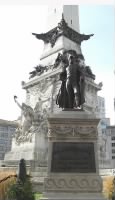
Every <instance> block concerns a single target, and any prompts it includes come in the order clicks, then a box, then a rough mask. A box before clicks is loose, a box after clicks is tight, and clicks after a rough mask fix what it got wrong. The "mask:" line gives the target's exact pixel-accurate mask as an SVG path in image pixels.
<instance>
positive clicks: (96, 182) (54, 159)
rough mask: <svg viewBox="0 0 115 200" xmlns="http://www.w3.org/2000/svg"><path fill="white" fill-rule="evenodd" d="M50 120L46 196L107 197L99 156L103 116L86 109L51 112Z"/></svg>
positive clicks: (55, 197) (50, 197) (53, 197)
mask: <svg viewBox="0 0 115 200" xmlns="http://www.w3.org/2000/svg"><path fill="white" fill-rule="evenodd" d="M48 122H49V132H48V138H49V155H48V176H47V177H46V178H45V180H44V198H43V199H46V198H48V199H56V200H58V199H69V200H70V199H71V200H72V199H76V200H77V199H85V200H86V199H87V200H89V199H92V200H94V199H95V200H97V199H99V200H101V199H104V198H103V196H102V179H101V177H100V176H99V169H98V159H97V125H98V122H99V119H96V118H95V116H94V115H92V114H88V113H86V112H85V111H62V112H60V113H58V114H52V115H50V117H49V118H48Z"/></svg>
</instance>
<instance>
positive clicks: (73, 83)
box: [56, 51, 85, 109]
mask: <svg viewBox="0 0 115 200" xmlns="http://www.w3.org/2000/svg"><path fill="white" fill-rule="evenodd" d="M65 55H66V56H65ZM62 58H64V59H62V62H63V69H62V72H61V74H60V80H61V81H62V84H61V88H60V90H59V93H58V95H57V99H56V104H57V105H59V107H61V108H71V109H73V108H74V107H76V108H77V107H80V106H81V105H82V104H83V103H84V102H85V98H84V86H85V84H84V76H85V75H84V69H85V68H84V57H83V55H82V54H79V55H77V54H76V53H75V52H74V51H73V52H71V53H70V52H68V53H66V54H65V53H64V54H63V57H62Z"/></svg>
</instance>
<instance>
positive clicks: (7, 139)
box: [0, 119, 17, 160]
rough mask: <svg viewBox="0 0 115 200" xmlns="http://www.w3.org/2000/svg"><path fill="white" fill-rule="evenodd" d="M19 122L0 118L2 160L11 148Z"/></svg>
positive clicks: (0, 158) (0, 157)
mask: <svg viewBox="0 0 115 200" xmlns="http://www.w3.org/2000/svg"><path fill="white" fill-rule="evenodd" d="M16 127H17V123H16V122H15V121H7V120H3V119H0V160H3V159H4V156H5V153H6V152H8V151H10V150H11V145H12V136H13V135H14V132H15V129H16Z"/></svg>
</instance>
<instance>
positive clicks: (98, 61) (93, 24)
mask: <svg viewBox="0 0 115 200" xmlns="http://www.w3.org/2000/svg"><path fill="white" fill-rule="evenodd" d="M79 14H80V31H81V33H82V32H84V33H86V34H90V33H94V36H93V37H92V38H91V39H90V40H89V41H88V42H84V43H83V45H82V46H83V47H82V48H83V50H84V54H85V57H86V61H87V62H88V63H92V64H93V65H94V66H96V69H95V71H96V70H97V68H98V67H99V70H101V71H103V72H104V71H105V70H106V71H109V70H110V69H111V70H113V65H114V61H115V59H114V47H115V42H114V34H115V27H114V23H115V19H114V7H113V6H108V5H96V6H94V5H89V6H88V5H87V6H80V7H79ZM100 67H101V68H100Z"/></svg>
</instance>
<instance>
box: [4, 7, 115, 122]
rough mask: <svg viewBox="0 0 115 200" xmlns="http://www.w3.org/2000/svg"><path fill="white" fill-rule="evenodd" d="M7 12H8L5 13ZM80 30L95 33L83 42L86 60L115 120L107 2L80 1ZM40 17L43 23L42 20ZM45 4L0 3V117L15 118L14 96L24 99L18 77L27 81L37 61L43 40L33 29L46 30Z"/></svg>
mask: <svg viewBox="0 0 115 200" xmlns="http://www.w3.org/2000/svg"><path fill="white" fill-rule="evenodd" d="M6 13H7V14H6ZM79 14H80V16H79V18H80V30H81V33H85V34H91V33H94V34H95V35H94V36H93V37H92V38H91V39H90V40H88V41H84V42H83V43H82V52H83V54H84V57H85V60H86V64H87V65H89V66H91V69H92V71H93V73H95V74H96V77H97V78H96V81H97V82H101V81H102V82H103V90H102V91H101V92H100V95H102V96H104V97H105V98H106V108H107V109H106V114H107V117H111V118H112V119H113V121H114V115H115V114H114V112H113V97H114V90H115V81H114V75H113V71H114V63H115V62H114V56H113V54H114V44H115V42H114V33H115V31H114V10H113V7H112V6H108V5H102V6H101V5H99V6H98V5H96V6H94V5H84V6H83V4H82V5H80V7H79ZM41 19H42V23H41ZM46 22H47V6H44V5H42V6H40V5H33V6H27V5H23V4H22V5H20V6H14V5H10V6H8V5H4V6H1V5H0V55H1V57H0V94H1V98H0V118H2V119H7V120H14V119H17V117H18V116H19V115H20V113H21V112H20V110H19V108H18V107H17V106H16V104H15V103H14V100H13V96H14V95H17V96H18V97H19V101H20V103H21V102H24V101H25V91H24V90H22V87H21V81H28V78H29V72H30V71H32V70H33V67H34V66H35V65H37V64H38V63H39V58H40V55H41V53H42V50H43V42H42V41H38V40H37V39H36V38H35V37H33V36H32V34H31V33H32V32H35V33H42V32H44V31H45V27H46Z"/></svg>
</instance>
